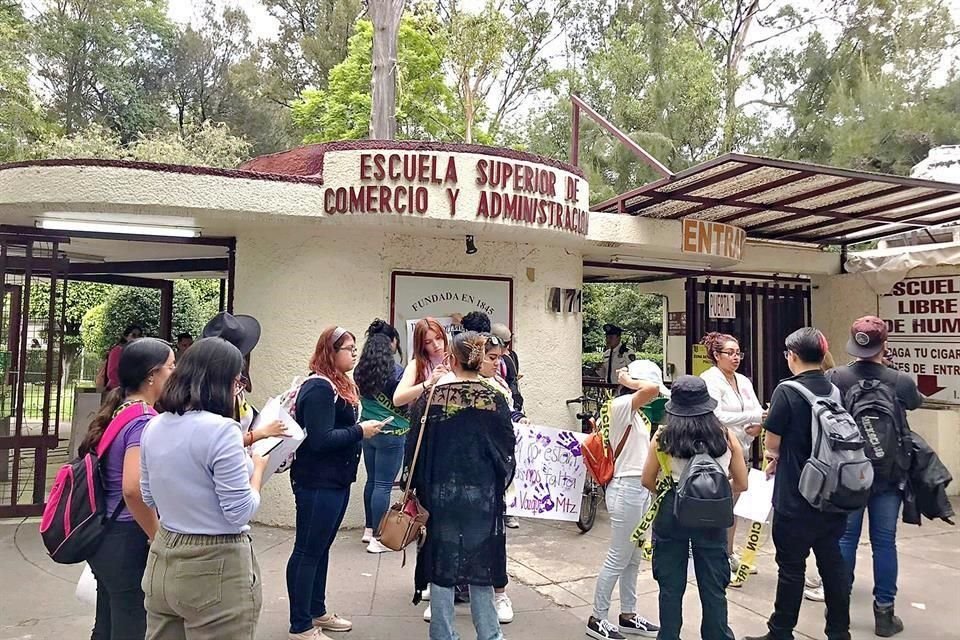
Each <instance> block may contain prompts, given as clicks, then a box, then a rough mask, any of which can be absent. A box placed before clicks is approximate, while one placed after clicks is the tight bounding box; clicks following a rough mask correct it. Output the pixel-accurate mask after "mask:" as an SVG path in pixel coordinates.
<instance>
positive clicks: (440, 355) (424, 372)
mask: <svg viewBox="0 0 960 640" xmlns="http://www.w3.org/2000/svg"><path fill="white" fill-rule="evenodd" d="M448 351H449V345H448V344H447V332H446V331H444V329H443V327H442V326H441V325H440V323H439V322H437V321H436V320H434V319H433V318H424V319H422V320H419V321H418V322H417V324H416V325H415V326H414V328H413V354H412V355H413V357H412V358H411V359H410V362H408V363H407V368H406V369H404V371H403V377H402V378H400V384H398V385H397V390H396V391H394V393H393V404H395V405H396V406H398V407H405V406H407V405H408V404H410V403H412V402H415V401H416V400H417V398H419V397H420V396H422V395H423V394H424V393H425V392H426V391H427V390H428V389H430V387H432V386H433V385H435V384H436V383H437V380H439V379H440V378H442V377H443V376H444V374H446V373H449V371H450V370H449V369H448V368H447V367H446V365H444V364H443V359H444V358H445V357H446V355H447V352H448Z"/></svg>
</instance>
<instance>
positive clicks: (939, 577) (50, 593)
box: [0, 513, 960, 640]
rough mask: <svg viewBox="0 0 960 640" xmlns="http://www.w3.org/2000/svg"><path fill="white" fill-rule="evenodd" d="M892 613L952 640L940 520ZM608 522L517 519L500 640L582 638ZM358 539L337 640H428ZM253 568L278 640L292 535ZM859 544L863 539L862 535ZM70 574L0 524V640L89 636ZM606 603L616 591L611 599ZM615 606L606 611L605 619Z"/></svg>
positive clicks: (388, 560) (650, 589)
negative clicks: (585, 527) (586, 529)
mask: <svg viewBox="0 0 960 640" xmlns="http://www.w3.org/2000/svg"><path fill="white" fill-rule="evenodd" d="M900 532H901V535H900V539H901V543H900V595H899V599H898V609H897V611H898V614H899V615H900V616H901V617H902V618H903V620H904V623H905V625H906V631H905V632H904V633H903V634H902V635H901V636H900V637H901V638H904V640H926V639H928V638H938V637H943V638H955V637H960V635H958V631H957V623H956V620H957V617H956V616H957V611H960V530H958V529H956V528H953V527H949V526H948V525H946V524H943V523H926V524H924V526H923V527H922V528H918V527H906V526H902V527H901V529H900ZM607 533H608V526H607V522H606V519H605V514H603V513H601V514H600V517H599V518H598V523H597V526H596V527H595V528H594V530H593V531H591V532H590V533H588V534H586V535H581V534H579V532H578V531H577V529H576V527H575V526H574V525H573V524H564V523H554V522H547V521H534V520H525V521H523V526H522V527H521V528H520V529H519V530H516V531H510V532H509V542H508V553H509V556H510V564H509V570H510V574H511V580H512V581H511V584H510V586H509V587H508V593H509V594H510V596H511V598H512V599H513V602H514V608H515V610H516V620H515V621H514V622H513V623H512V624H510V625H506V626H505V627H504V633H505V635H506V637H507V638H508V639H509V640H544V639H550V640H554V639H556V640H566V639H570V640H573V639H579V638H583V637H584V634H583V625H584V624H585V622H586V619H587V617H588V616H589V615H590V610H591V606H590V602H591V601H592V599H593V587H594V583H595V580H596V576H597V572H598V570H599V567H600V565H601V564H602V562H603V557H604V555H605V553H606V548H607V543H606V536H607ZM359 535H360V534H359V532H358V531H344V532H343V533H342V534H341V535H340V537H339V538H338V539H337V542H336V543H335V545H334V548H333V552H332V556H331V566H330V579H329V590H328V600H329V606H330V608H331V610H333V611H336V612H338V613H340V614H341V615H343V616H345V617H347V618H349V619H351V620H353V622H354V631H353V632H351V633H350V634H348V635H346V636H345V638H344V640H381V639H382V640H386V639H388V638H389V639H402V640H406V639H408V638H409V639H415V638H426V637H427V625H426V623H424V622H423V618H422V614H423V609H424V605H420V606H419V607H414V606H413V605H411V604H410V598H411V595H412V583H413V563H414V557H413V556H412V555H410V556H409V557H408V564H407V566H406V567H404V568H401V566H400V563H401V557H400V556H399V554H385V555H380V556H374V555H370V554H367V553H366V552H365V551H364V546H363V545H362V544H361V543H360V542H359ZM253 536H254V540H255V544H256V547H257V554H258V558H259V561H260V565H261V567H262V570H263V580H264V605H263V613H262V615H261V618H260V626H259V630H258V633H257V638H258V640H283V639H284V638H286V628H287V600H286V587H285V581H284V572H285V568H286V562H287V558H288V557H289V554H290V549H291V547H292V544H293V541H292V538H293V532H292V531H290V530H285V529H274V528H268V527H257V528H255V529H254V531H253ZM864 541H866V539H864ZM80 571H81V568H80V567H79V566H62V565H57V564H54V563H53V562H52V561H50V560H49V558H47V557H46V554H45V552H44V549H43V546H42V544H41V543H40V539H39V535H38V533H37V521H36V520H35V519H31V520H25V521H19V520H17V521H12V520H7V521H0V640H14V639H17V640H27V639H29V640H63V639H71V640H72V639H78V640H79V639H82V638H87V637H89V634H90V628H91V626H92V623H93V612H92V610H91V609H90V608H89V607H87V606H85V605H83V604H81V603H79V602H78V601H77V600H75V599H74V597H73V592H74V587H75V584H76V581H77V578H78V577H79V575H80ZM857 576H858V578H857V584H856V585H855V587H854V601H853V611H852V614H853V637H854V639H855V640H867V639H870V638H874V637H875V636H874V635H873V629H872V625H873V617H872V613H871V611H870V603H871V596H870V589H871V587H872V569H871V563H870V551H869V547H868V546H864V545H861V548H860V552H859V556H858V565H857ZM775 588H776V567H775V564H774V562H773V556H772V543H770V542H769V541H768V542H767V543H766V544H765V546H764V547H763V549H762V550H761V560H760V574H759V575H756V576H753V577H751V578H750V581H749V582H748V584H747V585H746V586H745V587H744V588H742V589H739V590H733V589H731V590H730V591H729V592H728V593H729V596H728V597H729V602H730V624H731V626H732V627H733V630H734V632H735V634H736V636H737V637H738V638H739V637H741V636H742V635H744V634H759V633H762V632H763V631H764V630H765V626H764V622H765V620H766V617H767V615H768V614H769V613H770V611H771V609H772V601H773V595H774V591H775ZM638 591H639V593H640V603H639V604H640V607H639V608H640V613H641V615H644V616H646V617H648V618H652V619H656V618H657V585H656V582H654V580H653V577H652V575H651V573H650V568H649V564H644V566H643V567H642V568H641V574H640V579H639V584H638ZM614 599H615V600H616V599H617V594H616V593H615V594H614ZM458 610H459V615H458V627H459V628H460V632H461V635H462V636H463V638H464V640H469V639H470V638H472V637H475V636H474V635H473V633H472V627H471V625H470V618H469V609H468V608H467V607H458ZM685 611H686V614H685V616H684V632H683V636H684V638H685V639H686V640H694V639H695V638H698V637H699V620H700V616H699V601H698V598H697V595H696V585H695V584H693V583H691V584H690V586H689V589H688V592H687V598H686V602H685ZM618 612H619V610H618V608H617V603H616V602H614V607H613V609H612V610H611V616H612V617H615V616H616V614H617V613H618ZM796 637H797V638H804V639H807V638H822V637H823V605H822V604H817V603H812V602H805V603H804V606H803V609H802V611H801V617H800V625H799V626H798V629H797V634H796Z"/></svg>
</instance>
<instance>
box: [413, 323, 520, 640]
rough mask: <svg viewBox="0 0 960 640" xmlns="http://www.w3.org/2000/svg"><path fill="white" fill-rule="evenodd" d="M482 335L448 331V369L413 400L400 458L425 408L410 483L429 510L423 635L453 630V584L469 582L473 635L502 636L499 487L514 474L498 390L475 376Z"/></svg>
mask: <svg viewBox="0 0 960 640" xmlns="http://www.w3.org/2000/svg"><path fill="white" fill-rule="evenodd" d="M486 345H487V337H486V336H483V335H480V334H478V333H475V332H472V331H467V332H465V333H461V334H458V335H457V336H456V337H455V338H454V339H453V345H452V348H451V357H450V365H451V367H450V368H451V372H450V373H448V374H446V375H444V376H443V377H442V378H440V379H439V380H438V381H437V383H436V384H437V388H436V389H435V390H434V392H433V395H432V399H431V400H430V406H429V407H428V406H426V404H427V398H428V397H429V394H425V395H424V397H423V398H421V399H420V401H418V402H417V404H416V405H415V406H414V408H413V411H412V415H411V421H410V422H411V432H410V434H409V435H408V437H407V448H406V456H405V460H406V466H407V468H409V466H410V463H411V462H412V460H413V455H414V451H415V449H416V447H417V440H418V438H419V435H420V416H422V415H423V413H424V412H425V411H426V412H427V421H426V427H425V430H424V434H423V441H422V444H421V448H420V454H419V457H418V459H417V461H416V466H415V468H414V475H413V487H414V489H415V490H416V493H417V496H418V498H419V499H420V501H421V503H422V504H423V506H424V507H425V508H426V509H427V510H428V511H429V512H430V519H429V521H428V522H427V536H426V540H425V542H424V544H423V546H422V547H421V548H420V549H419V551H418V553H417V569H416V575H415V583H416V593H415V595H414V602H419V600H420V595H421V593H422V592H423V590H424V589H426V588H427V586H428V585H429V586H430V593H431V608H432V617H431V620H430V640H453V639H454V638H457V637H458V636H457V635H456V631H455V626H454V618H455V615H454V608H453V606H454V603H453V599H454V587H455V586H456V585H457V584H468V585H470V611H471V614H472V616H473V624H474V626H475V627H476V630H477V637H478V639H479V640H502V638H503V635H502V634H501V632H500V622H499V621H498V619H497V609H496V605H495V601H494V586H498V585H504V584H506V581H507V551H506V536H505V534H504V528H503V510H504V500H503V495H504V491H505V489H506V487H507V485H509V484H510V482H511V481H512V480H513V473H514V468H515V461H514V455H513V452H514V444H515V440H514V433H513V426H512V424H511V422H510V409H509V407H508V405H507V401H506V398H505V397H504V394H502V393H500V392H499V391H497V390H496V389H494V388H492V387H491V386H490V385H488V384H485V383H484V382H483V381H482V380H481V377H480V367H481V365H482V362H483V359H484V355H485V352H486Z"/></svg>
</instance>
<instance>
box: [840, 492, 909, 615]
mask: <svg viewBox="0 0 960 640" xmlns="http://www.w3.org/2000/svg"><path fill="white" fill-rule="evenodd" d="M902 501H903V494H902V493H901V492H900V490H899V488H898V487H897V486H896V485H890V484H888V485H886V486H880V487H876V486H875V490H874V492H873V494H872V495H871V496H870V501H869V502H868V503H867V506H866V507H865V508H864V509H861V510H859V511H855V512H853V513H851V514H850V515H848V516H847V529H846V531H845V532H844V534H843V537H842V538H840V552H841V553H843V560H844V562H845V563H846V566H847V575H848V579H849V580H850V584H851V586H852V585H853V572H854V569H855V568H856V564H857V544H858V543H859V542H860V531H861V529H863V512H864V511H865V510H866V511H867V512H868V514H869V516H870V547H871V550H872V551H873V599H874V600H875V601H876V603H877V604H878V605H890V604H893V603H894V600H896V598H897V520H898V519H899V517H900V504H901V502H902Z"/></svg>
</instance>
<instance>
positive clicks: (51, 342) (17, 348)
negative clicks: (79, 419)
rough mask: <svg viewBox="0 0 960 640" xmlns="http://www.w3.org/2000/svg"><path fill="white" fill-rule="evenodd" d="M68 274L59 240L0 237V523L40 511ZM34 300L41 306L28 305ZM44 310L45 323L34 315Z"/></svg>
mask: <svg viewBox="0 0 960 640" xmlns="http://www.w3.org/2000/svg"><path fill="white" fill-rule="evenodd" d="M67 272H68V262H67V261H66V260H65V259H63V258H61V257H60V255H59V251H58V243H57V242H56V241H51V240H49V239H44V238H31V237H29V236H24V235H22V234H3V233H0V281H2V284H3V295H0V517H12V516H32V515H38V514H40V513H41V512H42V510H43V504H44V501H45V499H46V493H47V477H48V474H47V467H48V465H49V464H50V463H51V460H50V459H49V454H50V452H51V451H52V450H53V449H56V448H57V446H58V444H59V437H60V409H61V405H62V403H63V400H64V398H63V397H62V396H63V394H62V390H61V378H62V374H63V367H62V360H61V358H60V354H61V351H62V347H63V332H62V331H61V330H60V328H61V327H62V326H63V323H62V321H63V314H64V311H65V306H64V303H65V300H66V295H65V294H64V292H65V291H66V284H67V282H66V275H67ZM37 296H43V297H44V298H45V299H44V300H43V302H44V303H45V304H32V302H38V300H37ZM44 307H45V309H46V312H45V313H43V314H41V315H42V317H36V316H34V317H31V309H34V312H35V313H36V309H38V308H40V309H42V308H44Z"/></svg>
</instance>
